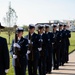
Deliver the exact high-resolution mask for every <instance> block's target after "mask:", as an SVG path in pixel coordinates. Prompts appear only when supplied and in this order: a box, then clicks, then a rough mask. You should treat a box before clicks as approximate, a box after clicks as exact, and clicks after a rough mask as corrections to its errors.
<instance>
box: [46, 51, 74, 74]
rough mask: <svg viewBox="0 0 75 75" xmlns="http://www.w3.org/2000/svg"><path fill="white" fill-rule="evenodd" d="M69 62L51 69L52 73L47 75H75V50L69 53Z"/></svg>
mask: <svg viewBox="0 0 75 75" xmlns="http://www.w3.org/2000/svg"><path fill="white" fill-rule="evenodd" d="M69 59H70V60H69V63H67V64H65V65H64V66H60V68H59V70H52V74H47V75H75V51H74V52H73V53H71V54H70V55H69Z"/></svg>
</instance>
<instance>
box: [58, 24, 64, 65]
mask: <svg viewBox="0 0 75 75" xmlns="http://www.w3.org/2000/svg"><path fill="white" fill-rule="evenodd" d="M63 36H64V35H63V24H62V23H59V35H58V37H59V50H60V63H59V65H60V66H63V65H64V43H63Z"/></svg>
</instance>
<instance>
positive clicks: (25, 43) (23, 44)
mask: <svg viewBox="0 0 75 75" xmlns="http://www.w3.org/2000/svg"><path fill="white" fill-rule="evenodd" d="M17 43H18V44H19V45H20V47H21V48H20V51H19V53H20V57H19V61H20V64H21V65H24V64H26V53H27V48H28V40H27V39H25V38H23V37H22V38H21V39H20V40H19V41H18V42H17ZM13 44H14V40H13V41H12V45H11V49H10V54H11V56H12V57H13V54H14V47H13ZM13 66H16V65H15V59H14V58H13Z"/></svg>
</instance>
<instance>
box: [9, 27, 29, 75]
mask: <svg viewBox="0 0 75 75" xmlns="http://www.w3.org/2000/svg"><path fill="white" fill-rule="evenodd" d="M23 31H24V30H23V28H17V29H16V34H17V35H16V36H15V37H17V42H15V40H16V39H14V40H13V42H12V45H11V49H10V54H11V56H12V60H13V61H12V62H13V66H14V71H15V75H26V64H27V63H26V61H27V60H26V53H27V49H28V40H27V39H25V38H23ZM15 48H17V49H15ZM16 50H17V51H16ZM15 52H17V53H15Z"/></svg>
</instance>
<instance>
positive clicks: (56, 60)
mask: <svg viewBox="0 0 75 75" xmlns="http://www.w3.org/2000/svg"><path fill="white" fill-rule="evenodd" d="M58 33H59V32H58V31H56V32H53V63H54V69H59V54H60V50H59V46H58V44H59V37H58Z"/></svg>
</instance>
